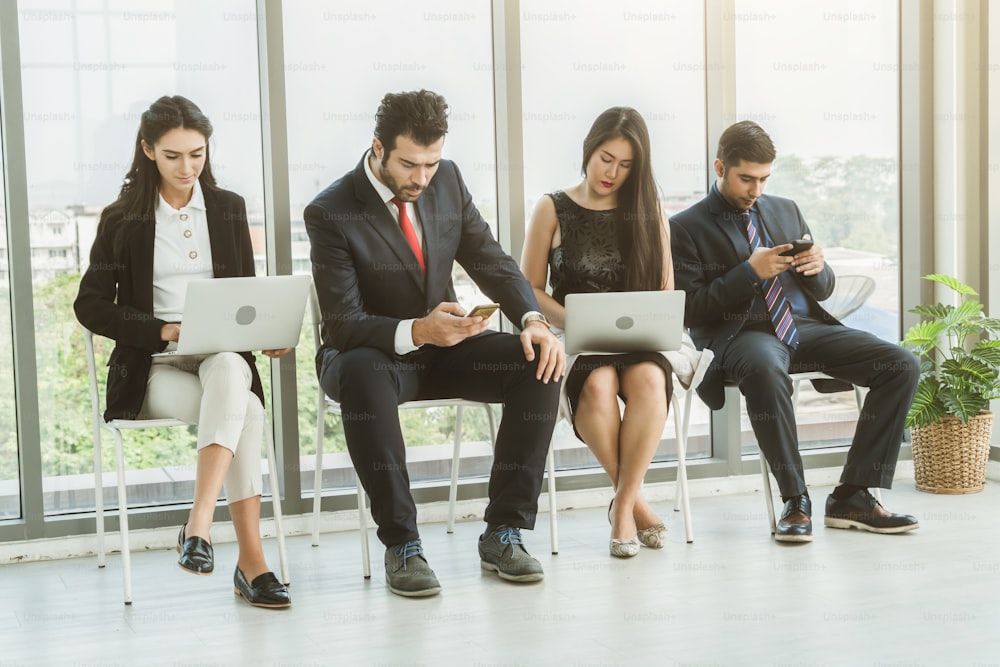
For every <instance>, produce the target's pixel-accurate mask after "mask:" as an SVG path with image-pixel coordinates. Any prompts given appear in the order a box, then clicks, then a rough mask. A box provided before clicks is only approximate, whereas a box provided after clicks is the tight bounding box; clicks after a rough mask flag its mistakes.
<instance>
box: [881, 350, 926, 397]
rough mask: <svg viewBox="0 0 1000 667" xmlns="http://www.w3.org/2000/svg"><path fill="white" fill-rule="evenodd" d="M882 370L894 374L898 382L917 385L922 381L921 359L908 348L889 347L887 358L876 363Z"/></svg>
mask: <svg viewBox="0 0 1000 667" xmlns="http://www.w3.org/2000/svg"><path fill="white" fill-rule="evenodd" d="M876 368H877V369H878V370H880V371H882V372H885V373H889V374H890V375H892V376H893V377H894V378H895V379H896V381H897V382H900V383H904V384H906V385H910V386H914V387H915V386H916V385H917V382H919V381H920V360H919V359H917V357H916V355H914V354H913V353H912V352H910V351H909V350H907V349H906V348H903V347H899V346H896V345H893V346H891V347H889V348H887V351H886V355H885V358H884V359H883V360H882V361H881V362H879V363H878V364H877V365H876Z"/></svg>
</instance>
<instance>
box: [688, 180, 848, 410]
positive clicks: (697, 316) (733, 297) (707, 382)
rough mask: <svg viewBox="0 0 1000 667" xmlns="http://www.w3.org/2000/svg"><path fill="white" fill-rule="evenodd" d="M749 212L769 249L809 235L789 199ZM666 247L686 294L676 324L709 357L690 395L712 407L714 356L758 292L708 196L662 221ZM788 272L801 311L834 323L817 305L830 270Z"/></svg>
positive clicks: (717, 371) (718, 399) (739, 247)
mask: <svg viewBox="0 0 1000 667" xmlns="http://www.w3.org/2000/svg"><path fill="white" fill-rule="evenodd" d="M756 207H757V212H758V219H759V220H760V222H761V223H762V224H763V225H764V228H765V229H766V230H767V233H768V234H769V235H770V237H771V240H772V241H774V244H775V245H781V244H783V243H791V242H792V241H793V240H795V239H799V238H802V237H803V236H804V235H805V234H811V232H810V231H809V226H808V225H807V224H806V222H805V220H803V219H802V214H801V213H800V212H799V207H798V206H796V204H795V202H794V201H792V200H791V199H785V198H783V197H772V196H769V195H762V196H761V197H760V198H759V199H758V200H757V204H756ZM670 247H671V251H672V253H673V261H674V281H675V283H674V284H675V286H676V288H677V289H683V290H684V291H685V292H686V293H687V298H686V301H685V310H684V323H685V324H686V325H687V326H688V327H690V333H691V339H692V340H693V341H694V343H695V345H696V346H697V347H698V348H699V349H704V348H706V347H707V348H710V349H711V350H712V351H713V352H715V359H714V361H713V362H712V365H711V366H709V369H708V372H707V373H706V374H705V378H704V380H702V383H701V385H700V386H699V387H698V395H699V396H701V398H702V400H703V401H705V404H706V405H708V407H710V408H712V409H713V410H717V409H719V408H721V407H722V405H723V403H724V401H725V394H724V391H723V369H722V366H721V359H722V358H723V355H724V354H725V352H726V348H727V347H728V346H729V343H730V341H732V340H733V338H735V337H736V334H738V333H739V332H740V331H741V330H742V329H743V327H744V325H745V324H746V321H747V319H748V317H749V315H750V308H751V306H752V305H753V299H754V297H756V296H757V295H758V294H760V288H759V287H758V286H757V285H756V284H755V283H754V282H753V281H752V280H751V279H750V277H749V276H748V275H747V272H746V269H745V268H743V266H742V264H743V262H745V261H746V260H747V259H748V258H749V257H750V247H749V244H748V243H747V238H746V236H745V235H744V233H743V232H742V230H741V229H740V226H739V224H738V222H737V221H736V220H734V218H733V213H732V210H731V209H730V208H729V207H728V206H726V205H725V204H724V203H723V202H722V201H721V200H720V199H719V197H717V196H715V195H713V194H712V193H709V195H708V196H707V197H705V198H704V199H702V200H701V201H700V202H698V203H697V204H695V205H693V206H691V207H690V208H688V209H686V210H684V211H681V212H680V213H677V214H675V215H674V216H672V217H671V218H670ZM790 275H792V276H793V277H794V279H795V281H796V282H797V283H798V284H799V286H800V287H801V288H802V292H803V293H804V294H805V296H806V301H807V302H808V304H809V314H810V315H811V316H812V317H814V318H816V319H818V320H820V321H822V322H827V323H831V324H839V322H837V320H836V319H834V317H833V316H832V315H830V314H829V313H828V312H826V310H824V309H823V307H822V306H820V305H819V303H818V302H819V301H822V300H823V299H826V298H828V297H829V296H830V293H831V292H832V291H833V285H834V280H835V279H834V274H833V270H832V269H831V268H830V266H829V265H828V264H827V265H826V266H824V267H823V270H822V271H820V272H819V273H818V274H816V275H815V276H803V275H801V274H798V273H794V272H793V273H791V274H790ZM813 384H814V385H815V386H816V388H817V390H820V391H842V390H844V389H845V388H850V385H846V386H845V385H844V383H841V382H835V381H834V382H831V381H829V380H826V381H823V380H816V381H814V382H813Z"/></svg>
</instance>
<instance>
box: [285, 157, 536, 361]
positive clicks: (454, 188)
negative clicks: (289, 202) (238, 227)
mask: <svg viewBox="0 0 1000 667" xmlns="http://www.w3.org/2000/svg"><path fill="white" fill-rule="evenodd" d="M367 155H368V154H367V153H366V154H365V155H364V156H363V157H362V158H361V161H360V162H358V164H357V166H356V167H355V168H354V170H353V171H350V172H348V173H347V174H345V175H344V176H343V177H342V178H340V179H339V180H337V181H335V182H334V183H333V184H331V185H330V186H329V187H327V188H326V189H325V190H323V191H322V192H321V193H319V194H318V195H317V196H316V198H315V199H313V201H312V202H311V203H310V204H309V206H307V207H306V209H305V213H304V218H305V223H306V231H307V232H308V233H309V240H310V242H311V244H312V251H311V253H312V254H311V257H312V265H313V282H314V283H315V284H316V290H317V293H318V296H319V303H320V309H321V310H322V312H323V346H322V348H321V349H320V351H319V354H318V356H317V360H316V361H317V367H318V369H320V370H321V366H322V360H323V358H324V356H325V355H326V354H327V352H328V351H331V350H332V351H333V353H332V354H336V353H337V351H347V350H351V349H353V348H356V347H374V348H377V349H379V350H382V351H383V352H385V353H386V354H388V355H390V356H392V355H395V345H394V339H395V333H396V327H397V325H398V324H399V322H400V320H404V319H413V318H419V317H423V316H424V315H426V314H427V313H428V312H430V311H431V310H433V309H434V307H435V306H437V305H438V304H439V303H441V302H442V301H455V300H456V297H455V288H454V285H453V284H452V281H451V271H452V266H453V265H454V262H455V261H456V260H457V261H458V263H459V264H460V265H461V266H462V268H463V269H465V271H466V273H467V274H468V275H469V277H470V278H471V279H472V280H473V281H474V282H475V283H476V284H477V285H478V286H479V288H480V289H481V290H482V291H483V293H485V294H486V295H487V296H488V297H489V298H490V299H492V300H493V301H495V302H497V303H499V304H500V306H501V309H502V310H503V313H504V314H505V315H506V316H507V317H508V319H510V320H511V321H512V322H515V323H520V321H521V317H522V316H523V315H524V314H525V313H526V312H528V311H530V310H539V307H538V302H537V301H536V299H535V296H534V292H533V291H532V289H531V284H530V283H528V281H527V280H526V279H525V277H524V275H523V274H522V273H521V271H520V269H519V268H518V266H517V262H515V261H514V260H513V259H512V258H511V257H510V255H508V254H507V253H506V252H504V250H503V248H501V247H500V244H499V243H497V241H496V240H495V239H494V238H493V235H492V234H491V233H490V229H489V226H488V225H487V224H486V221H485V220H483V218H482V216H481V215H480V214H479V211H478V210H476V207H475V205H474V204H473V203H472V196H471V195H470V194H469V191H468V189H467V188H466V187H465V183H464V182H463V181H462V176H461V174H460V173H459V171H458V167H456V166H455V164H454V163H453V162H451V161H450V160H441V162H440V166H439V167H438V170H437V173H436V174H435V175H434V177H433V178H432V179H431V181H430V183H429V184H428V186H427V189H426V190H424V192H423V193H421V195H420V197H419V198H418V199H417V201H416V203H415V206H416V210H417V214H418V215H419V216H420V222H421V225H422V228H423V245H424V256H425V265H426V267H427V275H426V277H425V276H424V275H422V274H421V271H420V267H419V265H418V264H417V262H416V258H415V257H414V256H413V252H412V251H411V250H410V246H409V245H408V244H407V241H406V239H405V238H404V236H403V233H402V231H401V230H400V228H399V224H398V223H397V222H396V221H395V220H394V219H393V217H392V215H391V214H390V213H389V210H388V209H387V208H386V205H385V203H384V202H383V201H382V199H381V197H379V195H378V193H377V192H376V191H375V188H374V187H372V184H371V182H370V181H369V180H368V176H367V175H366V174H365V165H364V160H366V159H367ZM330 358H331V359H332V358H333V356H332V355H331V356H330Z"/></svg>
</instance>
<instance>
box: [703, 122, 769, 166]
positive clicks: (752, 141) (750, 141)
mask: <svg viewBox="0 0 1000 667" xmlns="http://www.w3.org/2000/svg"><path fill="white" fill-rule="evenodd" d="M775 155H776V153H775V150H774V143H773V142H772V141H771V137H770V136H768V134H767V132H765V131H764V128H762V127H761V126H760V125H758V124H757V123H755V122H753V121H752V120H741V121H740V122H738V123H733V124H732V125H730V126H729V127H727V128H726V131H725V132H723V133H722V136H721V137H719V149H718V151H717V152H716V154H715V157H716V158H717V159H719V160H722V164H723V165H724V166H725V167H726V169H728V168H729V167H735V166H736V165H738V164H739V163H740V162H742V161H743V160H746V161H747V162H757V163H759V164H770V163H772V162H774V157H775Z"/></svg>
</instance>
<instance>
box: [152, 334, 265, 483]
mask: <svg viewBox="0 0 1000 667" xmlns="http://www.w3.org/2000/svg"><path fill="white" fill-rule="evenodd" d="M251 380H252V375H251V374H250V368H249V366H247V363H246V361H244V360H243V357H241V356H240V355H238V354H236V353H235V352H220V353H218V354H209V355H199V356H187V357H153V365H152V367H151V368H150V369H149V380H148V381H147V382H146V398H145V400H144V401H143V404H142V410H141V411H140V419H179V420H181V421H183V422H186V423H188V424H197V425H198V449H199V450H200V449H202V448H203V447H207V446H208V445H221V446H223V447H225V448H226V449H228V450H229V451H231V452H232V453H233V460H232V462H231V463H230V465H229V470H228V472H227V473H226V479H225V488H226V499H227V502H229V503H235V502H238V501H240V500H245V499H247V498H250V497H253V496H259V495H260V494H261V488H262V487H263V480H262V477H261V466H260V445H261V440H262V438H263V433H264V407H263V406H262V405H261V403H260V399H259V398H257V395H256V394H254V393H253V392H252V391H250V383H251Z"/></svg>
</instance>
